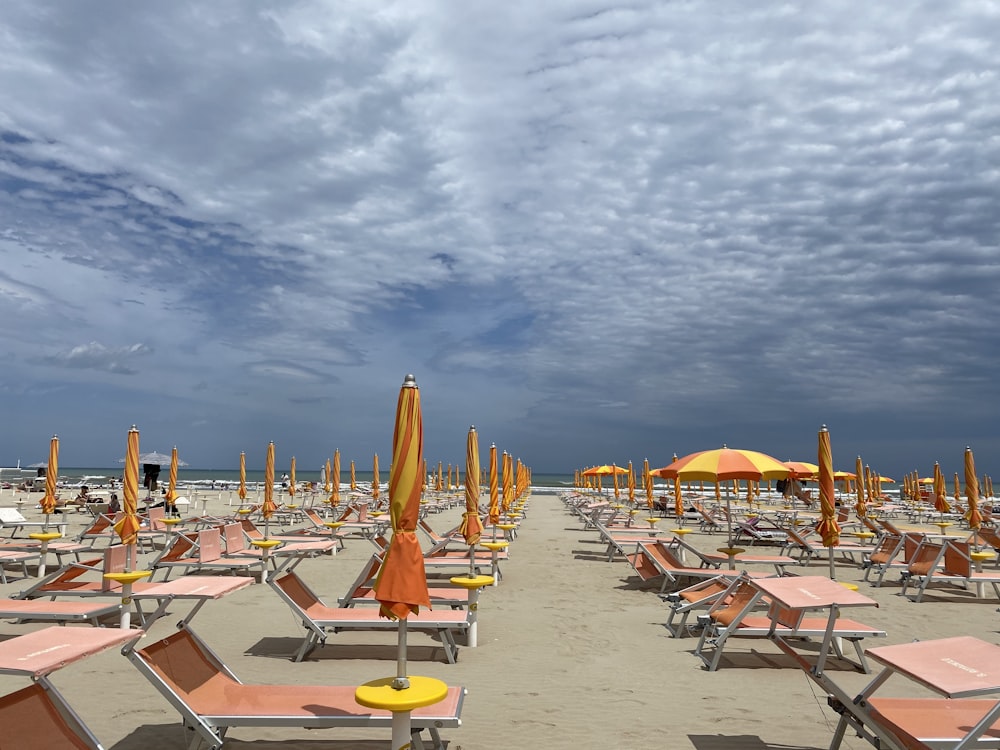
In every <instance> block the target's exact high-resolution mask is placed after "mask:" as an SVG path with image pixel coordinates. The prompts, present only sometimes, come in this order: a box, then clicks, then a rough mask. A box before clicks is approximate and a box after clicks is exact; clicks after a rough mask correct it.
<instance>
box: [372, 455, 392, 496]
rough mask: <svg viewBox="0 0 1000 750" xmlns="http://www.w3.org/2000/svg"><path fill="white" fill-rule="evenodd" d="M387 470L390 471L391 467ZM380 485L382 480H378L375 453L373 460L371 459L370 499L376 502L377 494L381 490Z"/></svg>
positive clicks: (376, 456)
mask: <svg viewBox="0 0 1000 750" xmlns="http://www.w3.org/2000/svg"><path fill="white" fill-rule="evenodd" d="M389 468H390V469H391V468H392V467H391V466H390V467H389ZM390 476H391V475H390ZM381 484H382V480H381V479H379V475H378V453H376V454H375V458H374V459H372V499H374V500H378V495H379V492H380V491H381V489H382V488H381V487H380V485H381Z"/></svg>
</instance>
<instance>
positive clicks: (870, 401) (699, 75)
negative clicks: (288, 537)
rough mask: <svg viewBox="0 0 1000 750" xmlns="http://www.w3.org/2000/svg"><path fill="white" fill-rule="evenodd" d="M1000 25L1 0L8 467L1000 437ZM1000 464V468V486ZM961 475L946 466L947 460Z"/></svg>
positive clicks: (583, 460) (799, 9)
mask: <svg viewBox="0 0 1000 750" xmlns="http://www.w3.org/2000/svg"><path fill="white" fill-rule="evenodd" d="M998 40H1000V6H998V5H997V4H996V3H993V2H988V1H987V0H981V1H976V0H966V1H962V0H953V1H952V2H948V3H941V2H937V1H935V0H925V1H923V2H919V1H916V0H914V1H913V2H907V3H870V2H862V1H861V0H858V1H856V2H848V1H837V0H830V1H829V2H824V3H767V2H764V3H747V2H745V1H744V0H713V1H712V2H707V0H706V1H704V2H700V1H698V0H691V1H689V2H662V0H648V1H647V0H634V1H633V2H628V3H620V4H611V3H606V2H591V1H590V0H572V1H570V0H563V1H559V0H548V1H546V2H518V1H514V2H506V3H455V2H444V1H442V2H432V1H430V0H404V1H401V2H397V3H391V2H387V3H381V4H379V3H368V2H337V3H334V2H309V1H305V2H264V1H262V2H253V3H246V2H237V1H235V0H231V1H226V0H213V2H210V3H207V2H182V1H180V0H178V1H176V2H171V3H155V4H146V3H131V2H125V1H124V0H122V1H121V2H96V1H87V0H80V1H79V2H74V3H56V2H46V1H44V0H24V1H23V2H15V1H13V0H12V1H11V2H7V3H5V4H4V13H3V15H2V16H0V45H2V49H3V50H4V52H3V55H2V56H0V92H2V96H0V258H2V265H0V316H2V318H0V319H2V321H3V324H2V326H0V337H2V348H3V359H2V366H0V398H2V404H3V410H2V413H0V420H2V422H0V465H11V463H12V462H13V461H15V460H17V459H18V458H20V459H21V460H22V461H24V462H26V463H27V462H31V461H39V460H44V459H45V457H46V455H47V445H48V438H49V437H50V436H51V435H52V434H53V433H57V434H59V436H60V438H61V445H62V453H61V460H60V463H61V464H62V465H65V466H108V465H114V464H115V462H116V461H117V459H118V458H119V457H121V456H122V455H124V449H125V440H126V432H127V430H128V428H129V426H130V425H131V424H133V423H134V424H136V425H138V427H139V429H140V432H141V446H142V449H143V450H154V449H156V450H160V451H164V452H167V451H169V449H170V447H171V446H172V445H177V446H178V448H179V450H180V453H181V457H182V458H183V459H185V460H186V461H187V462H188V463H189V464H190V465H191V466H193V467H201V468H235V467H236V466H237V465H238V455H239V452H240V451H246V453H247V457H248V464H249V465H251V466H252V467H260V466H262V465H263V456H264V451H265V448H266V445H267V442H268V441H269V440H273V441H275V443H276V446H277V455H278V461H279V464H281V463H284V462H286V461H287V459H288V458H289V457H290V456H292V455H295V456H296V457H297V463H298V465H299V466H300V467H302V468H310V467H311V468H318V467H319V466H320V464H321V462H322V461H324V460H325V459H326V458H327V457H329V456H330V455H332V453H333V451H334V449H335V448H340V449H341V452H342V454H343V455H344V456H345V460H347V459H356V460H358V461H359V462H369V463H370V458H371V455H372V454H373V453H374V452H378V453H379V454H380V455H381V456H382V457H383V458H382V461H383V465H384V464H386V463H387V462H388V458H387V457H388V456H389V455H390V454H391V437H392V421H393V412H394V409H395V403H396V397H397V394H398V390H399V386H400V384H401V383H402V380H403V376H404V375H405V374H406V373H408V372H412V373H414V374H415V375H416V377H417V382H418V383H419V384H420V386H421V396H422V401H423V409H424V426H425V455H426V457H427V458H428V460H430V461H432V462H436V461H438V460H443V461H444V462H445V463H448V462H455V463H458V462H464V450H465V448H464V446H465V437H466V432H467V430H468V427H469V425H470V424H473V423H474V424H475V425H476V426H477V430H478V433H479V435H480V441H481V444H482V447H483V450H485V449H486V447H488V445H489V444H490V443H491V442H493V443H496V444H497V446H498V447H499V448H500V449H501V450H508V451H510V452H511V453H513V454H514V455H515V456H517V457H519V458H521V459H522V460H523V461H524V462H525V463H527V464H529V465H530V466H532V467H533V468H534V470H535V471H536V472H561V471H567V472H571V471H572V470H573V469H574V468H577V467H581V466H586V465H591V464H594V463H611V462H617V463H625V462H627V461H628V460H630V459H631V460H633V461H636V462H641V461H642V459H643V458H646V457H648V458H649V459H650V462H651V463H652V464H653V465H656V466H660V465H664V464H666V463H669V461H670V458H671V456H672V454H673V453H675V452H676V453H679V454H681V455H684V454H686V453H690V452H693V451H697V450H703V449H707V448H713V447H718V446H720V445H722V444H723V443H726V444H728V445H729V446H730V447H743V448H754V449H757V450H762V451H765V452H768V453H772V454H774V455H776V456H777V457H779V458H782V459H795V460H810V459H812V460H815V456H816V432H817V430H818V429H819V427H820V426H821V425H822V424H827V425H829V428H830V432H831V436H832V443H833V451H834V459H835V463H836V464H837V467H838V468H853V465H854V457H855V456H856V455H858V454H861V455H862V457H863V459H864V460H865V462H866V463H869V464H870V465H872V466H873V468H877V469H879V470H880V471H881V472H882V473H883V474H894V473H902V472H904V471H909V470H913V469H920V470H921V472H922V473H924V472H925V471H926V472H929V470H930V469H931V467H932V466H933V462H934V461H940V462H941V463H942V466H943V467H944V469H945V470H946V472H951V471H953V470H959V469H960V467H961V458H962V452H963V450H964V448H965V446H966V445H971V446H972V447H973V449H974V450H975V452H976V458H977V464H978V466H979V468H980V469H981V470H982V471H983V472H985V471H989V470H990V467H991V466H997V460H998V455H997V454H998V451H1000V439H998V434H997V433H998V430H997V426H998V418H1000V406H998V405H1000V386H998V382H1000V377H998V374H997V365H998V353H1000V352H998V349H1000V346H998V345H1000V320H998V317H1000V316H998V312H997V310H998V307H997V301H998V297H1000V248H998V237H1000V232H998V229H1000V210H998V208H997V202H998V201H997V199H998V195H1000V79H998V76H1000V41H998ZM998 471H1000V468H998ZM949 475H950V474H949Z"/></svg>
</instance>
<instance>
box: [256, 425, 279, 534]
mask: <svg viewBox="0 0 1000 750" xmlns="http://www.w3.org/2000/svg"><path fill="white" fill-rule="evenodd" d="M275 510H277V508H276V507H275V505H274V441H273V440H272V441H271V442H270V443H268V444H267V458H265V459H264V504H263V505H262V506H261V507H260V514H261V515H262V516H264V538H265V539H267V538H269V532H270V523H271V516H273V515H274V511H275Z"/></svg>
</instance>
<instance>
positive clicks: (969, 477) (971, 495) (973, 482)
mask: <svg viewBox="0 0 1000 750" xmlns="http://www.w3.org/2000/svg"><path fill="white" fill-rule="evenodd" d="M965 497H966V499H967V500H968V503H969V510H968V511H967V512H966V514H965V520H966V521H968V522H969V528H970V529H972V530H973V531H975V530H977V529H979V527H980V526H982V525H983V514H982V513H980V512H979V478H978V477H977V476H976V459H975V458H974V457H973V455H972V448H968V447H967V448H966V449H965Z"/></svg>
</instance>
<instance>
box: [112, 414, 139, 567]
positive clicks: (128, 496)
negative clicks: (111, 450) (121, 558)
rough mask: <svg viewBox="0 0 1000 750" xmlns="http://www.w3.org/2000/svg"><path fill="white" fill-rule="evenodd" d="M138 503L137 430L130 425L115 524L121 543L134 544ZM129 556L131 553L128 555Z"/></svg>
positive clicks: (137, 532)
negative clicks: (120, 500) (118, 515)
mask: <svg viewBox="0 0 1000 750" xmlns="http://www.w3.org/2000/svg"><path fill="white" fill-rule="evenodd" d="M138 505H139V430H137V429H136V428H135V425H132V429H130V430H129V431H128V447H127V449H126V451H125V476H124V480H123V481H122V513H123V515H122V518H121V520H120V521H118V523H116V524H115V532H116V533H117V534H118V538H119V539H121V540H122V544H130V545H134V544H135V542H136V538H137V537H138V534H139V527H140V525H141V523H140V521H139V516H138V514H137V512H136V508H137V507H138ZM129 557H130V558H131V555H130V556H129Z"/></svg>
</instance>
